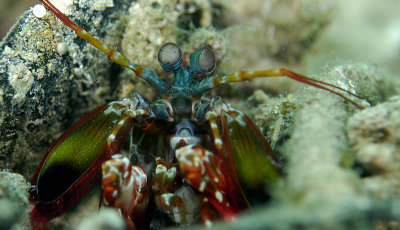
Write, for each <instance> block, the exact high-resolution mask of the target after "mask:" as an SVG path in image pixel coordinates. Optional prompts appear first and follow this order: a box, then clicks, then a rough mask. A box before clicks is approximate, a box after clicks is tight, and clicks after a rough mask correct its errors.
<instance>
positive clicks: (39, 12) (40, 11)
mask: <svg viewBox="0 0 400 230" xmlns="http://www.w3.org/2000/svg"><path fill="white" fill-rule="evenodd" d="M32 11H33V15H35V17H37V18H43V17H44V16H45V15H46V8H45V7H44V6H43V5H42V4H36V5H35V6H34V7H33V9H32Z"/></svg>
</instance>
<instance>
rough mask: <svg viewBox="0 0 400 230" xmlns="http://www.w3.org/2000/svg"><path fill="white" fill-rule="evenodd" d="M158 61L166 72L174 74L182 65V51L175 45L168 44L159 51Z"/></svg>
mask: <svg viewBox="0 0 400 230" xmlns="http://www.w3.org/2000/svg"><path fill="white" fill-rule="evenodd" d="M158 61H159V62H160V65H161V67H162V68H163V70H164V71H165V72H173V71H175V70H177V69H178V68H179V67H180V66H181V64H182V52H181V49H180V48H179V47H178V46H177V45H176V44H174V43H166V44H164V45H163V46H162V47H161V48H160V51H158Z"/></svg>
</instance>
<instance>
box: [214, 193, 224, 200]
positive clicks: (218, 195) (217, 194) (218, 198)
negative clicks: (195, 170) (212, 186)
mask: <svg viewBox="0 0 400 230" xmlns="http://www.w3.org/2000/svg"><path fill="white" fill-rule="evenodd" d="M215 198H217V200H218V201H219V202H220V203H222V201H223V200H224V199H223V197H222V193H221V192H220V191H215Z"/></svg>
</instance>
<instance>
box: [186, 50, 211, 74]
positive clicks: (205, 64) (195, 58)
mask: <svg viewBox="0 0 400 230" xmlns="http://www.w3.org/2000/svg"><path fill="white" fill-rule="evenodd" d="M190 66H191V67H192V70H193V72H195V73H197V74H200V73H204V74H209V73H212V71H214V69H215V55H214V53H213V51H212V50H211V49H210V48H208V47H204V48H201V49H199V50H197V51H196V52H194V53H192V54H191V55H190Z"/></svg>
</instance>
